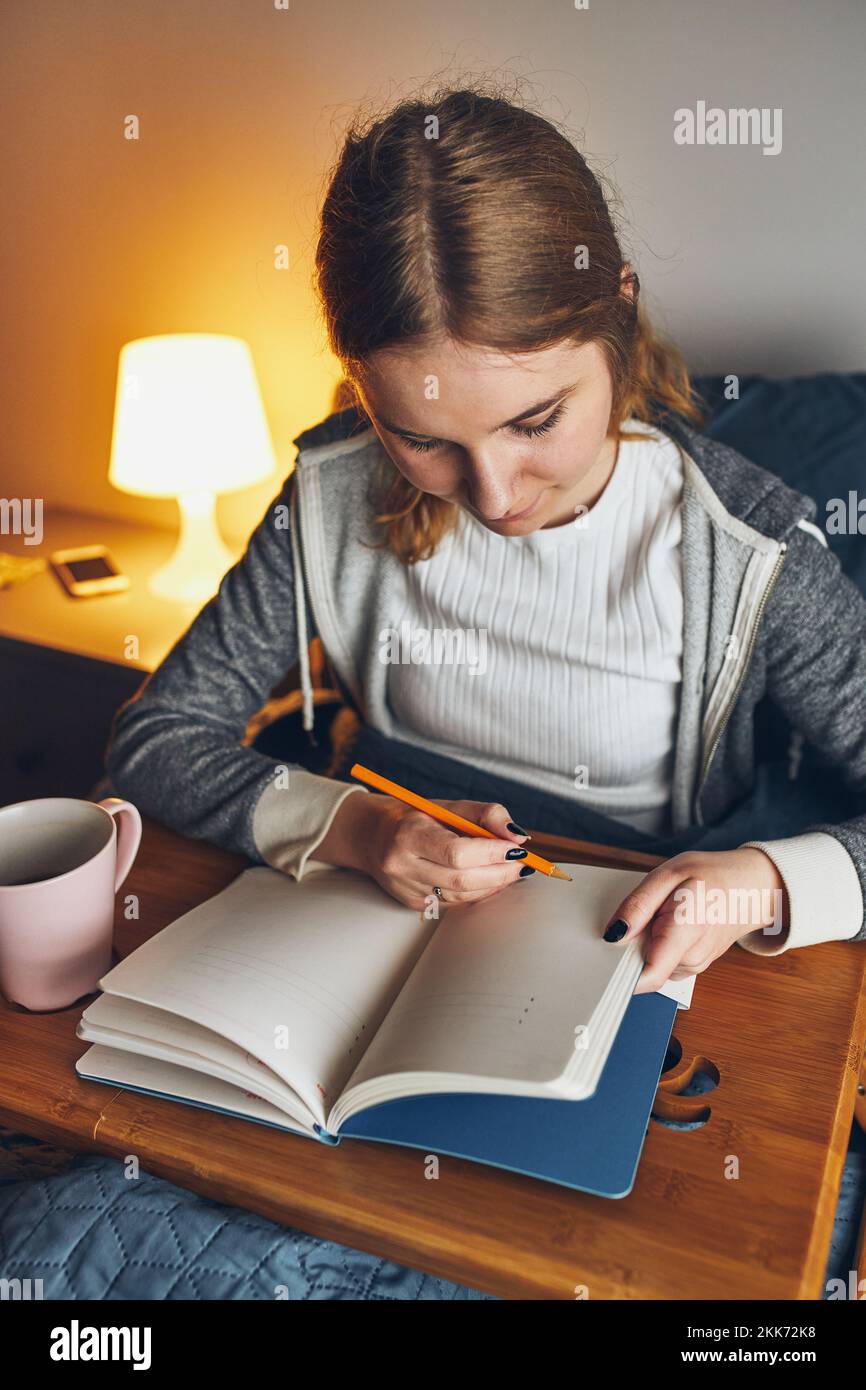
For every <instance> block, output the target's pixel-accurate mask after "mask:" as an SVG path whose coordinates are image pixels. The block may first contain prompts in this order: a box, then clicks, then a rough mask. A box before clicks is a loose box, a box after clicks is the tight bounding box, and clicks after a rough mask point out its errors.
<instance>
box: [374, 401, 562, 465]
mask: <svg viewBox="0 0 866 1390" xmlns="http://www.w3.org/2000/svg"><path fill="white" fill-rule="evenodd" d="M563 409H564V407H563V406H562V405H558V406H557V407H556V409H555V410H554V412H553V414H552V415H548V417H547V419H546V420H543V421H542V422H541V424H540V425H509V429H511V430H513V431H514V433H515V434H518V435H520V437H521V439H534V438H535V437H536V436H537V435H539V434H546V433H547V431H548V430H552V429H553V427H554V425H555V424H556V423H557V421H558V420H559V419H560V417H561V415H562V412H563ZM400 438H401V439H402V441H403V443H404V444H408V445H409V447H410V449H414V450H415V452H416V453H417V454H426V453H429V451H430V450H431V449H438V448H440V447H441V444H442V441H441V440H439V439H410V438H409V437H408V435H401V436H400Z"/></svg>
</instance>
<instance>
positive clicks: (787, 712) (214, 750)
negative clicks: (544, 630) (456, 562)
mask: <svg viewBox="0 0 866 1390" xmlns="http://www.w3.org/2000/svg"><path fill="white" fill-rule="evenodd" d="M664 433H665V434H667V435H668V436H669V437H670V438H672V439H674V440H675V441H676V443H677V444H678V445H679V447H680V450H681V453H682V456H683V468H684V483H683V496H682V562H683V563H682V576H683V612H684V616H683V655H682V685H681V693H680V702H679V715H678V722H677V729H676V736H675V749H674V771H673V786H672V799H671V808H670V810H671V822H672V828H673V830H674V831H677V830H682V829H685V828H687V827H689V826H695V825H698V826H702V825H711V824H714V823H715V822H717V821H719V820H720V819H721V818H722V817H724V816H725V815H726V814H727V813H728V812H729V811H730V810H731V808H732V807H734V806H735V805H736V804H737V803H738V802H739V801H740V800H741V799H742V798H743V797H745V796H746V795H747V794H748V792H749V791H750V788H751V787H752V784H753V778H754V771H755V761H754V710H755V706H756V705H757V703H758V701H759V700H760V699H761V698H762V696H764V695H765V694H767V695H769V696H770V699H771V700H772V702H773V703H774V705H775V706H777V707H778V709H779V710H780V711H781V712H782V714H783V715H784V716H785V717H786V718H787V720H788V722H789V724H790V726H791V728H792V729H793V730H794V731H796V734H797V736H798V738H799V739H801V740H802V741H805V742H806V743H807V744H808V745H809V746H810V747H811V748H813V749H814V750H815V751H816V752H817V753H818V754H819V755H821V756H822V758H823V759H824V760H825V762H826V763H827V764H829V765H831V768H832V770H833V772H834V773H835V775H837V776H838V777H839V778H840V779H841V781H842V782H843V783H844V784H845V785H846V786H847V787H848V788H850V789H851V790H852V791H853V792H855V793H856V794H858V795H859V793H861V792H862V793H863V797H864V800H863V804H864V808H866V600H864V598H863V597H862V595H861V594H860V592H859V590H858V589H857V588H856V587H855V586H854V584H853V583H852V582H851V581H850V580H849V579H848V578H847V577H846V576H845V575H844V574H842V572H841V570H840V566H839V562H838V560H837V559H836V557H835V556H834V555H833V554H832V553H831V552H830V551H829V550H828V548H827V545H826V541H825V539H824V537H823V534H822V533H821V531H820V530H819V529H818V528H817V527H816V526H815V525H814V523H813V518H814V516H815V512H816V505H815V502H814V501H813V500H812V499H811V498H809V497H806V496H803V495H802V494H800V493H798V492H795V491H794V490H792V489H791V488H789V487H787V486H786V485H785V484H784V483H783V482H781V481H780V479H778V478H777V477H775V476H774V475H773V474H771V473H769V472H767V471H766V470H764V469H762V468H760V467H758V466H757V465H756V464H754V463H751V462H749V461H748V460H747V459H745V458H743V457H742V455H740V454H739V453H738V452H737V451H736V450H734V449H732V448H730V447H728V446H727V445H724V444H720V443H718V442H716V441H714V440H711V439H709V438H707V437H706V436H704V435H701V434H699V433H698V432H696V431H694V430H692V429H690V428H688V427H687V426H685V425H683V424H682V423H681V422H679V421H676V422H674V421H666V422H665V425H664ZM295 444H296V445H297V446H298V450H299V453H298V458H297V461H296V466H295V469H294V471H293V472H292V473H291V474H290V475H289V477H288V478H287V480H286V482H285V484H284V485H283V487H282V489H281V491H280V492H279V494H278V495H277V497H276V498H275V499H274V501H273V502H272V503H271V505H270V506H269V508H268V510H267V512H266V513H265V515H264V517H263V518H262V520H261V522H260V523H259V525H258V527H257V528H256V530H255V531H254V533H253V535H252V537H251V538H250V541H249V544H248V546H247V549H246V552H245V554H244V556H243V557H242V558H241V560H239V561H238V563H237V564H236V565H235V566H234V567H233V568H232V569H231V570H230V571H229V572H228V574H227V575H226V576H225V578H224V579H223V581H222V584H221V585H220V590H219V593H218V595H217V596H216V597H215V598H213V599H212V600H211V601H210V602H209V603H208V604H207V605H206V606H205V607H204V608H203V609H202V611H201V613H200V614H199V615H198V617H197V618H196V619H195V620H194V622H193V623H192V625H191V626H190V628H189V630H188V631H187V632H186V634H185V635H184V636H183V637H182V638H181V639H180V640H179V641H178V642H177V643H176V645H175V646H174V648H173V649H172V651H171V652H170V653H169V654H168V656H167V657H166V658H165V660H164V662H163V663H162V665H161V666H160V667H159V669H158V670H157V671H155V672H154V673H153V674H152V675H151V676H150V677H149V678H148V679H147V681H146V682H145V684H144V686H143V687H142V689H141V690H140V691H139V692H138V693H137V694H136V695H135V696H134V697H133V698H132V700H130V701H128V702H127V703H126V704H125V705H123V706H122V707H121V709H120V710H119V711H118V714H117V715H116V717H115V723H114V727H113V730H112V739H111V742H110V745H109V748H108V752H107V759H106V767H107V771H108V773H109V777H110V780H111V782H112V785H113V789H114V790H115V791H116V792H117V793H118V794H119V795H122V796H125V797H127V798H128V799H129V800H131V801H133V802H135V803H136V805H137V806H138V807H139V809H140V810H141V811H142V812H143V813H145V814H147V815H149V816H152V817H153V818H154V819H156V820H158V821H161V822H162V823H164V824H166V825H168V826H170V827H171V828H172V829H175V830H178V831H180V832H181V833H183V834H186V835H191V836H194V837H198V838H201V839H206V840H209V841H212V842H213V843H216V844H219V845H222V846H224V847H226V848H230V849H233V850H237V851H240V852H242V853H243V854H246V855H248V856H249V857H250V858H251V859H252V860H254V861H255V862H258V863H267V864H270V865H272V866H273V867H274V868H278V869H280V870H282V871H283V872H287V873H291V874H292V875H293V876H295V877H296V878H298V879H301V878H302V877H303V876H304V874H305V873H306V872H308V871H310V870H313V869H315V868H316V867H317V866H318V861H316V860H315V859H314V857H311V856H312V851H313V850H314V849H315V848H316V846H317V845H318V844H319V842H320V841H321V839H322V838H323V836H324V835H325V834H326V832H327V830H328V828H329V826H330V824H331V821H332V819H333V817H334V814H335V813H336V810H337V808H338V807H339V805H340V804H341V803H342V801H343V799H344V798H345V797H346V796H348V795H351V794H352V793H353V792H354V793H357V794H361V795H365V794H368V793H367V791H366V789H365V788H363V787H361V786H359V785H358V784H356V783H345V782H340V781H336V780H334V779H331V778H326V777H321V776H318V775H316V774H314V773H311V772H309V771H307V770H306V769H304V768H301V767H298V766H296V765H292V766H290V767H288V768H287V766H286V764H285V763H280V762H278V761H277V760H275V759H273V758H271V757H268V756H266V755H265V754H263V753H260V752H258V751H257V750H256V749H253V748H251V747H247V746H243V745H242V743H241V740H242V739H243V737H244V734H245V730H246V727H247V724H248V722H249V720H250V718H251V717H252V715H253V714H255V713H256V712H257V711H258V710H259V709H260V708H261V706H262V705H263V704H264V702H265V701H266V700H267V698H268V696H269V693H270V691H271V690H272V689H273V688H274V686H275V685H276V684H277V683H278V682H279V681H280V680H281V679H282V678H283V676H284V675H285V673H286V671H287V670H289V668H290V667H292V666H293V665H294V664H295V662H297V661H300V669H301V684H302V690H303V697H304V727H305V728H306V729H313V728H314V719H315V710H314V705H313V691H312V683H311V678H310V666H309V654H308V643H309V641H310V639H311V638H312V637H313V636H314V635H318V636H319V637H320V638H321V640H322V644H323V646H324V649H325V652H326V653H327V656H328V659H329V662H330V665H331V669H332V673H333V675H334V676H335V678H336V680H337V683H338V685H339V687H340V691H341V693H342V695H343V698H344V699H345V700H346V701H347V703H348V704H350V705H351V706H352V707H353V708H354V710H355V711H356V713H357V714H358V716H359V717H360V718H361V719H362V720H363V721H364V722H365V723H367V724H370V725H372V726H373V727H374V728H375V729H377V730H378V731H379V732H380V733H381V734H383V735H384V736H386V737H388V736H394V737H397V734H396V731H395V730H394V728H393V726H392V720H391V715H390V712H389V707H388V700H387V689H386V687H387V674H388V667H387V665H386V664H384V663H383V662H382V661H381V659H380V656H379V649H380V644H379V641H378V634H379V633H380V632H381V631H382V630H383V629H387V628H389V627H391V626H393V619H392V616H391V615H392V614H393V611H394V599H393V595H394V594H395V593H397V592H399V587H398V586H399V578H400V574H399V572H400V569H401V562H400V561H399V560H398V559H397V557H396V556H395V555H393V553H392V552H391V551H390V550H389V549H373V548H372V544H373V543H375V542H377V541H379V540H380V539H381V530H380V529H378V528H375V527H374V526H373V525H372V516H373V509H374V505H375V504H374V500H373V486H374V482H375V477H376V468H377V464H378V463H379V461H380V460H381V458H382V453H383V450H382V445H381V443H380V441H379V439H378V437H377V435H376V433H375V431H374V430H373V429H372V428H371V427H370V426H369V425H368V424H367V422H366V421H364V420H363V419H359V417H358V415H357V414H356V412H355V411H354V410H352V409H349V410H344V411H340V412H337V413H335V414H333V415H331V416H329V417H328V419H327V420H325V421H324V422H323V423H322V424H320V425H318V426H316V427H315V428H313V429H309V430H306V431H305V432H304V433H303V434H301V435H299V436H298V438H297V439H296V440H295ZM433 751H434V752H435V751H436V750H435V749H433ZM748 843H750V844H755V845H757V846H758V847H759V848H761V849H763V850H764V851H765V852H766V853H767V854H768V855H769V856H770V858H771V859H772V860H773V861H774V863H775V864H776V866H777V868H778V870H779V872H780V874H781V876H782V880H783V882H784V883H785V886H786V889H787V893H788V899H789V908H790V925H789V929H788V932H787V934H786V935H785V936H784V938H783V939H780V938H779V935H778V933H777V934H772V933H769V934H766V933H763V932H760V931H751V932H748V933H746V934H744V936H743V937H742V938H741V939H740V944H741V945H743V946H744V947H746V948H747V949H749V950H753V951H756V952H758V953H760V954H778V953H780V952H781V951H784V950H788V949H790V948H791V947H792V946H804V945H809V944H812V943H816V942H819V941H828V940H835V939H854V940H862V939H866V922H864V902H866V812H864V814H863V815H859V814H858V815H857V816H856V817H855V818H854V819H850V820H847V821H844V822H842V823H839V824H822V825H816V826H814V827H811V828H810V829H809V830H808V831H807V832H805V833H804V834H801V835H796V836H791V837H789V838H787V839H779V840H772V841H749V842H748Z"/></svg>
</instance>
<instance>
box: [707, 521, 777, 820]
mask: <svg viewBox="0 0 866 1390" xmlns="http://www.w3.org/2000/svg"><path fill="white" fill-rule="evenodd" d="M787 550H788V546H787V544H786V543H785V541H781V542H780V550H779V554H778V555H777V557H776V563H775V565H774V566H773V570H772V573H771V574H770V577H769V579H768V580H767V584H766V587H765V589H764V592H763V594H762V595H761V601H760V603H759V604H758V608H757V612H756V613H755V621H754V622H753V624H752V631H751V635H750V637H749V645H748V647H747V649H746V656H745V659H744V661H743V665H742V668H741V670H740V674H739V676H738V677H737V683H736V685H735V686H734V689H733V691H732V693H731V698H730V699H729V701H728V706H727V709H726V710H725V713H724V715H723V717H722V720H721V723H720V724H719V726H718V728H717V729H716V732H715V735H714V737H713V741H712V743H711V745H710V747H709V748H708V749H707V753H706V756H705V758H704V765H703V768H702V770H701V780H700V785H699V787H698V790H697V794H696V796H695V810H696V813H697V820H698V824H699V825H703V819H702V818H701V815H700V800H701V796H702V795H703V790H704V786H705V784H706V780H707V774H708V772H709V770H710V764H711V763H712V761H713V758H714V757H715V755H716V749H717V748H718V746H719V744H720V743H721V740H722V734H723V733H724V732H725V729H726V728H727V726H728V721H729V719H730V717H731V715H732V713H733V711H734V706H735V704H736V703H737V700H738V698H739V695H740V691H741V690H742V688H743V682H744V681H745V679H746V676H747V674H748V670H749V666H750V665H751V661H752V653H753V651H754V649H755V642H756V641H757V638H758V628H759V627H760V625H761V618H762V617H763V616H764V609H765V608H766V606H767V604H768V603H769V601H770V595H771V594H772V592H773V589H774V588H775V586H776V580H777V579H778V578H779V571H780V569H781V568H782V565H783V563H784V560H785V555H786V554H787Z"/></svg>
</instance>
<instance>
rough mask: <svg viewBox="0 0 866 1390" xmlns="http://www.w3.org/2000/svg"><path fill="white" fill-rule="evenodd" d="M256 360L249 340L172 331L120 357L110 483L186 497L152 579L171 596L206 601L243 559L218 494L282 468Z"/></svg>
mask: <svg viewBox="0 0 866 1390" xmlns="http://www.w3.org/2000/svg"><path fill="white" fill-rule="evenodd" d="M276 463H277V460H276V455H275V453H274V447H273V444H272V442H271V436H270V432H269V430H268V424H267V419H266V417H265V411H264V406H263V404H262V398H261V393H260V391H259V386H258V381H257V379H256V372H255V367H254V365H253V359H252V354H251V352H250V349H249V347H248V345H247V344H246V343H245V342H244V341H243V339H242V338H232V337H229V336H227V335H224V334H218V333H167V334H164V335H160V336H159V337H153V338H137V339H136V340H135V341H134V342H131V343H126V344H125V345H124V347H123V348H121V352H120V361H119V364H118V371H117V396H116V399H115V406H114V431H113V434H112V440H111V463H110V465H109V469H108V478H109V482H111V483H113V484H114V486H115V487H116V488H119V489H120V490H121V492H131V493H134V494H135V495H136V496H138V497H176V498H177V501H178V504H179V507H180V535H179V537H178V542H177V546H176V548H175V551H174V554H173V555H172V557H171V559H170V560H169V561H168V563H167V564H166V565H164V566H163V567H162V568H161V569H159V570H157V571H156V573H155V574H154V575H153V576H152V578H151V580H150V588H151V590H152V591H153V592H154V593H155V594H158V595H159V596H160V597H162V598H173V599H188V600H196V601H198V600H202V599H206V598H210V597H211V595H212V594H214V593H215V592H216V589H217V587H218V585H219V581H220V579H221V578H222V576H223V575H224V574H225V572H226V570H227V569H228V568H229V566H230V565H231V564H232V563H233V560H234V557H233V555H232V553H231V551H230V550H229V549H228V548H227V546H225V545H224V544H223V541H222V538H221V537H220V534H219V531H218V529H217V523H216V497H217V494H218V493H220V492H233V491H235V490H236V489H238V488H244V487H250V486H252V484H253V483H260V482H263V481H264V480H265V479H266V478H269V477H270V476H271V475H272V474H273V472H274V470H275V468H276Z"/></svg>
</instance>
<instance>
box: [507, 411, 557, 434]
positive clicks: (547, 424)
mask: <svg viewBox="0 0 866 1390" xmlns="http://www.w3.org/2000/svg"><path fill="white" fill-rule="evenodd" d="M562 410H563V407H562V406H561V405H558V406H557V407H556V409H555V410H554V412H553V414H552V415H548V417H547V419H546V420H543V421H542V422H541V424H540V425H512V426H511V428H512V429H513V430H514V432H515V433H516V434H519V435H522V437H523V438H524V439H534V438H535V436H536V435H537V434H546V433H547V431H548V430H552V429H553V427H554V425H555V424H556V422H557V420H558V419H559V418H560V416H561V415H562Z"/></svg>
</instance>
